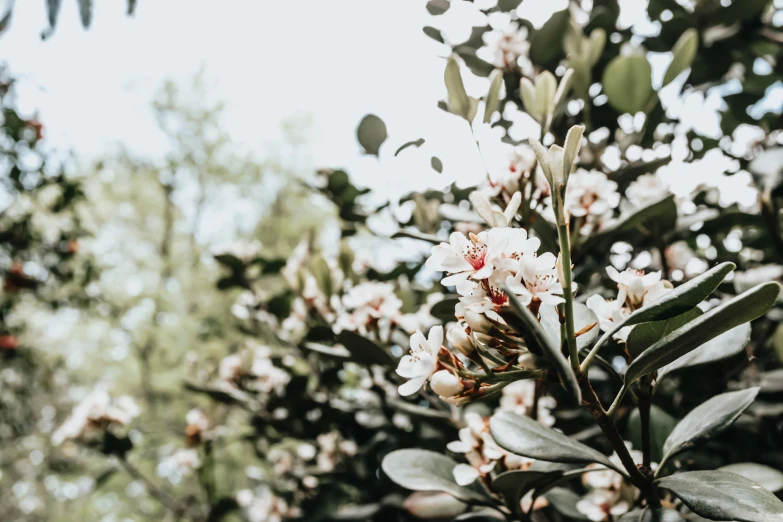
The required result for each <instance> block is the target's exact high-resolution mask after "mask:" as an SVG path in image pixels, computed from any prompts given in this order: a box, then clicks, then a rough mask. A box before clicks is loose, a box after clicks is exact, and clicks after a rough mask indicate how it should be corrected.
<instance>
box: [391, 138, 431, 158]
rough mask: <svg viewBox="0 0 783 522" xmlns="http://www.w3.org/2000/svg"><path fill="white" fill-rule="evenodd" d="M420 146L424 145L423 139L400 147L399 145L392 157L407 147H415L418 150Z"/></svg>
mask: <svg viewBox="0 0 783 522" xmlns="http://www.w3.org/2000/svg"><path fill="white" fill-rule="evenodd" d="M422 145H424V138H419V139H418V140H414V141H408V142H406V143H403V144H402V145H400V148H398V149H397V150H396V151H395V152H394V155H395V156H396V155H397V154H399V153H400V152H402V151H404V150H405V149H407V148H408V147H416V148H419V147H421V146H422Z"/></svg>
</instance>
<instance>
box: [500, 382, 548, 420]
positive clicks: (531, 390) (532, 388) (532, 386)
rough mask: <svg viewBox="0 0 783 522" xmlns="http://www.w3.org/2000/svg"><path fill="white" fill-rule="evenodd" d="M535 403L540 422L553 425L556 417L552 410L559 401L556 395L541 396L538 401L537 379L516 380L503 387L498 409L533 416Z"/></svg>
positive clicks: (537, 418) (537, 417)
mask: <svg viewBox="0 0 783 522" xmlns="http://www.w3.org/2000/svg"><path fill="white" fill-rule="evenodd" d="M534 404H535V406H536V420H538V422H539V424H543V425H544V426H548V427H551V426H553V425H554V424H555V417H554V416H553V415H552V410H554V409H555V406H557V401H556V400H555V398H554V397H550V396H546V397H539V398H538V401H537V403H536V381H534V380H532V379H524V380H519V381H514V382H512V383H511V384H509V385H508V386H506V387H505V388H503V395H501V397H500V404H499V405H498V411H510V412H513V413H516V414H517V415H521V416H525V417H531V416H532V413H533V406H534Z"/></svg>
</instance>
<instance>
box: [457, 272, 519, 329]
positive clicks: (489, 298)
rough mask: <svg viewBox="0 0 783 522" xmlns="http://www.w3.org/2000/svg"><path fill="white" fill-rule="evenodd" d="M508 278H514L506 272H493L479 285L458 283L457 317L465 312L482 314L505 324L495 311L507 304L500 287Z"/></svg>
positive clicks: (467, 282)
mask: <svg viewBox="0 0 783 522" xmlns="http://www.w3.org/2000/svg"><path fill="white" fill-rule="evenodd" d="M510 277H511V278H513V277H514V276H513V274H512V273H511V272H508V271H507V270H495V271H494V272H493V273H492V275H491V276H490V277H489V278H488V279H485V280H484V281H482V282H481V284H478V283H476V282H474V281H460V282H459V283H458V284H457V293H459V294H460V298H459V300H460V302H459V304H458V305H457V308H458V310H456V313H457V315H459V316H462V317H464V316H465V311H469V312H476V313H483V314H484V315H486V316H487V317H489V318H491V319H493V320H495V321H500V322H505V321H503V319H502V318H501V317H500V315H498V314H497V312H496V311H495V309H496V308H499V307H502V306H505V305H506V304H508V296H507V295H506V293H505V292H504V291H503V290H501V288H500V287H501V285H502V284H503V283H505V282H506V281H507V280H508V278H510Z"/></svg>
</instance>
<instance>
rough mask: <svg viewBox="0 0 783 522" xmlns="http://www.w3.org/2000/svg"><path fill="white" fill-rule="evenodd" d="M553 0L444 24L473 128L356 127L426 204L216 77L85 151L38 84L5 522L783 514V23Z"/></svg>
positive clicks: (24, 199) (3, 454) (603, 1)
mask: <svg viewBox="0 0 783 522" xmlns="http://www.w3.org/2000/svg"><path fill="white" fill-rule="evenodd" d="M60 4H61V2H59V1H49V2H46V3H45V4H44V11H42V12H43V13H44V14H45V17H46V20H43V22H44V23H45V29H44V31H43V33H42V35H43V36H44V38H47V39H49V41H47V42H46V43H45V44H43V45H55V44H56V42H55V39H56V37H57V35H56V33H54V29H55V27H58V29H62V24H64V23H69V22H70V21H68V20H64V19H60V18H58V15H59V13H60V10H61V5H60ZM63 4H67V2H66V3H63ZM95 4H97V3H96V2H92V1H82V0H80V1H78V2H76V7H77V8H78V13H79V17H80V23H81V25H82V26H83V28H84V29H87V30H88V31H87V34H85V35H84V37H85V38H90V37H92V36H95V38H96V42H98V41H99V40H98V38H99V37H98V35H92V34H90V31H92V30H95V29H96V26H100V24H101V12H100V11H98V10H97V8H98V7H99V6H97V5H95ZM545 4H546V3H545V2H536V1H535V0H522V1H518V0H517V1H515V0H510V1H508V0H481V1H479V0H476V1H473V2H468V1H459V0H452V1H449V0H430V1H429V2H426V3H425V2H423V3H422V5H421V6H420V10H421V11H422V14H423V13H426V15H424V16H426V20H427V22H426V25H425V26H423V27H421V28H420V29H421V30H422V31H423V34H424V35H426V37H427V38H428V39H430V40H432V42H430V44H431V45H430V46H428V47H424V46H423V47H422V49H423V50H420V51H417V52H427V53H432V54H433V55H435V56H438V57H439V58H441V60H440V61H439V64H440V68H439V71H438V76H439V78H441V77H442V87H439V90H438V91H437V92H438V93H439V94H438V95H436V96H433V97H432V99H428V100H426V101H427V102H429V103H430V105H431V106H432V107H438V110H439V111H441V114H439V117H441V116H442V117H444V118H446V119H445V120H443V121H445V122H446V125H447V126H448V131H443V133H441V131H440V130H439V129H440V128H434V127H433V128H430V126H428V125H424V124H421V125H420V126H421V130H420V132H416V133H414V134H410V135H408V133H409V132H410V131H411V129H417V127H418V126H419V123H420V122H418V121H413V122H410V123H409V124H406V125H400V124H399V120H398V119H396V118H395V115H393V114H384V113H383V112H382V111H379V110H377V109H376V107H374V106H373V105H372V104H371V103H370V104H368V105H367V106H366V107H361V112H363V113H366V115H365V116H363V117H362V118H361V119H360V120H358V121H356V125H355V136H351V135H345V136H343V137H341V139H344V140H345V141H351V140H354V139H355V143H356V145H355V147H356V150H357V151H359V153H360V154H361V155H362V156H363V157H362V158H361V162H359V163H355V162H352V164H354V165H356V164H358V165H366V166H367V169H368V172H373V173H377V175H379V176H385V177H386V178H385V179H384V180H383V181H382V183H383V184H380V185H374V183H380V182H377V181H375V182H373V183H371V184H370V185H372V186H388V187H392V186H394V185H399V186H403V181H402V179H401V178H402V176H401V174H400V170H401V169H402V168H404V169H406V170H408V171H409V172H406V174H405V176H407V177H406V180H413V181H414V182H416V189H415V190H414V191H412V192H407V189H406V190H402V189H396V190H395V189H392V188H390V189H389V190H386V191H384V190H372V189H371V188H369V187H368V186H365V184H363V183H361V182H360V181H359V180H361V179H366V173H365V175H364V176H363V175H362V173H356V172H348V170H347V169H346V168H345V167H342V166H340V164H339V163H337V164H334V165H322V166H319V168H311V165H309V164H308V163H307V156H308V153H309V149H308V147H309V145H310V143H309V138H308V137H307V136H308V125H307V119H306V118H302V117H301V116H300V117H298V118H291V119H289V120H287V121H286V122H285V123H284V124H282V125H281V128H280V131H279V133H278V135H277V137H276V139H275V141H274V143H273V144H272V146H270V147H269V150H265V151H263V153H262V154H259V153H257V152H258V151H253V150H251V151H248V150H247V147H245V146H244V144H243V143H242V141H241V140H239V139H237V137H236V135H235V134H232V132H231V131H230V130H228V126H227V124H226V121H227V119H226V104H227V102H228V101H224V100H220V99H219V98H218V97H217V96H215V92H216V90H217V87H216V85H217V83H218V82H219V81H220V78H215V77H214V76H213V75H212V74H211V73H210V70H209V68H208V67H205V68H203V69H202V70H200V71H194V74H193V76H192V77H191V78H190V80H189V81H187V82H185V83H176V82H174V81H166V82H164V83H162V84H161V85H159V86H157V88H156V94H155V95H154V97H153V99H151V100H150V101H149V108H150V112H151V114H152V115H153V116H154V120H155V123H156V125H157V132H159V136H160V149H161V150H162V151H163V152H162V154H157V155H156V154H145V153H142V152H139V151H138V150H137V149H136V148H134V146H133V144H132V143H118V144H114V145H113V146H112V147H111V148H108V149H107V150H105V151H104V152H103V153H101V154H100V155H98V156H97V157H93V156H91V155H88V156H83V155H82V154H81V151H79V150H78V149H77V150H72V151H71V150H59V149H58V148H56V147H54V146H53V145H52V142H50V141H49V140H48V139H47V132H48V127H47V124H46V118H45V117H46V114H45V113H38V112H36V110H35V108H33V109H31V108H30V104H29V102H28V101H27V99H26V97H27V96H28V95H29V92H30V89H29V87H28V86H29V83H30V79H29V78H26V77H23V76H22V77H17V76H16V75H15V73H14V70H15V68H16V67H18V66H17V64H15V63H13V62H11V63H8V64H6V65H4V66H3V68H2V70H0V109H2V119H1V120H0V121H1V122H2V130H1V131H0V157H2V161H0V169H1V172H2V178H0V179H2V197H0V271H2V277H3V281H4V284H3V292H2V295H1V296H0V442H2V445H1V446H0V447H2V448H3V449H2V450H0V463H2V465H0V500H2V501H1V502H0V519H2V520H31V521H35V520H42V521H43V520H47V521H49V520H51V521H60V520H62V521H65V520H106V521H113V520H139V521H141V520H192V521H218V520H225V521H241V520H246V521H250V522H261V521H270V522H276V521H282V520H303V521H328V520H335V521H337V520H399V521H405V520H417V519H425V520H477V521H478V520H488V519H498V520H536V521H542V522H559V521H571V520H594V521H620V522H628V521H636V520H640V521H642V520H643V521H656V520H666V521H681V520H688V521H700V520H748V521H759V520H765V521H766V520H778V519H779V518H780V517H781V516H783V502H781V500H780V497H779V495H780V491H781V490H783V472H782V471H781V470H782V469H783V448H781V445H780V440H781V435H783V433H781V431H782V430H783V424H782V423H781V420H782V419H783V409H781V395H783V369H781V362H783V329H781V328H780V324H779V323H780V319H781V317H783V316H781V311H780V307H779V306H778V300H779V294H780V287H779V285H778V284H777V283H776V281H780V280H781V279H783V257H781V256H783V232H782V231H781V205H783V193H781V190H780V187H781V181H783V178H781V176H782V175H783V130H782V129H783V120H782V119H781V114H783V97H782V96H781V93H782V92H783V70H781V59H782V58H783V57H782V56H781V54H782V49H783V2H779V1H778V0H763V1H757V0H748V1H744V0H743V1H742V2H740V1H738V0H733V1H730V0H725V1H717V0H715V1H713V0H701V1H687V0H676V1H675V0H649V1H646V2H642V1H640V2H618V1H616V0H592V1H582V2H579V1H570V2H561V3H559V4H557V5H554V3H553V4H552V5H545ZM560 4H562V5H560ZM71 7H73V6H71ZM124 7H125V8H127V11H126V12H127V14H128V15H134V13H135V15H137V16H140V13H141V12H142V11H143V10H144V9H145V2H141V3H139V5H138V6H137V5H136V2H127V5H126V6H124ZM356 8H357V9H359V7H356ZM385 8H386V7H384V9H385ZM304 9H307V8H306V7H303V12H302V14H301V16H306V13H305V12H304ZM123 11H125V9H123ZM337 11H338V10H337V9H335V16H340V17H342V16H346V17H347V16H349V15H350V10H346V12H345V14H343V13H342V12H340V13H338V12H337ZM21 12H22V8H21V7H20V5H16V6H15V5H14V4H13V2H11V3H10V4H9V5H8V6H6V8H5V11H3V12H0V15H1V16H0V45H2V38H6V37H9V36H12V31H14V30H15V29H14V24H15V23H16V20H17V18H18V17H19V16H20V13H21ZM216 16H218V13H217V11H216ZM74 23H77V22H74ZM125 23H127V24H128V26H129V27H131V28H132V27H133V24H134V23H135V20H134V19H133V18H130V19H128V20H126V21H125ZM166 23H167V24H168V27H170V28H171V31H172V34H173V35H174V36H176V24H177V23H178V21H177V20H170V21H167V22H166ZM281 23H285V24H289V25H290V26H291V31H290V32H291V37H292V38H293V37H296V38H304V39H307V38H308V35H306V34H305V35H302V34H299V35H297V33H296V30H295V21H294V20H286V21H284V22H283V21H281ZM356 23H357V24H362V25H365V24H378V23H383V22H382V21H381V20H379V19H373V20H369V19H368V20H364V19H359V20H357V22H356ZM139 36H140V37H143V35H139ZM308 45H311V46H317V45H318V42H310V43H309V44H308ZM353 45H355V46H362V47H365V46H369V47H372V46H373V45H374V42H373V41H372V40H370V41H357V42H355V43H354V44H353ZM257 52H259V53H262V54H263V53H275V52H279V51H276V50H274V49H262V50H257ZM400 54H401V55H402V51H400ZM299 58H301V57H299ZM299 58H298V59H292V60H291V61H290V63H289V64H288V65H287V66H286V67H288V68H291V69H293V68H298V67H308V63H307V60H301V59H299ZM231 59H237V58H236V57H232V58H231ZM340 60H342V58H337V57H336V58H335V62H334V63H335V64H339V63H342V62H341V61H340ZM247 67H248V68H249V69H252V68H253V66H252V65H251V64H248V65H247ZM353 67H354V68H355V67H361V64H353ZM275 72H276V74H274V75H273V74H271V73H269V71H262V70H257V71H253V72H251V73H248V74H251V75H261V74H269V80H268V81H270V82H276V81H281V82H285V81H286V79H285V76H286V70H282V71H275ZM408 81H410V82H416V78H415V77H414V76H413V75H412V76H411V77H410V78H408ZM319 82H340V78H339V77H335V78H313V80H312V83H311V88H312V89H318V85H319ZM346 88H352V87H350V86H347V87H346ZM378 89H379V91H380V89H381V87H379V88H378ZM438 96H440V99H438ZM274 103H275V102H274V101H273V100H263V103H262V104H261V105H259V106H254V107H248V108H247V110H257V109H258V108H259V107H261V109H260V110H259V114H258V119H259V120H260V119H262V118H264V114H265V113H264V112H263V108H264V107H266V106H271V105H273V104H274ZM345 110H346V111H350V110H353V109H351V108H348V107H347V108H346V109H345ZM291 113H292V114H295V113H296V107H293V106H292V107H291ZM421 121H422V122H424V121H425V119H424V118H422V120H421ZM116 124H117V125H120V126H121V125H123V124H124V122H123V121H117V122H116ZM433 129H434V130H433ZM446 132H448V134H446ZM456 135H459V138H458V139H454V140H453V142H452V141H449V139H450V138H449V139H444V136H449V137H451V136H456ZM454 149H458V150H457V151H455V150H454ZM460 158H462V159H464V158H471V159H470V161H464V162H461V161H460ZM346 162H348V160H346ZM474 167H475V168H474ZM474 170H475V172H474ZM411 172H412V173H411ZM357 174H358V175H357ZM395 176H400V181H399V183H397V182H396V181H395ZM447 178H448V180H449V182H446V181H438V180H446V179H447ZM453 179H458V180H459V182H454V183H450V180H453ZM431 180H435V182H432V181H431ZM466 180H468V181H466ZM405 183H408V181H405ZM405 186H407V185H405Z"/></svg>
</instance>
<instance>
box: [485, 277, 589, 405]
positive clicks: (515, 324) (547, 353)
mask: <svg viewBox="0 0 783 522" xmlns="http://www.w3.org/2000/svg"><path fill="white" fill-rule="evenodd" d="M503 290H504V291H505V292H506V295H508V302H509V305H510V310H508V311H505V312H501V313H500V315H501V316H502V317H503V319H505V320H506V322H507V323H508V324H509V326H511V327H512V328H514V330H515V331H516V332H517V333H518V334H520V335H521V336H522V338H523V339H524V340H525V343H526V344H527V346H528V349H531V351H533V352H534V353H543V354H544V357H546V358H547V360H549V361H550V362H551V363H552V365H553V366H554V368H555V370H556V371H557V375H558V376H559V377H560V382H561V384H562V385H563V388H565V390H566V392H568V394H569V396H570V397H571V400H572V401H573V403H574V404H581V403H582V392H581V390H580V389H579V383H578V382H577V381H576V375H574V371H573V369H572V368H571V366H570V364H569V363H568V361H567V360H566V358H565V357H564V356H563V353H562V352H561V351H560V343H559V342H558V343H556V344H555V343H552V342H551V340H550V338H549V336H548V335H547V333H546V331H545V330H544V328H543V327H542V325H541V323H539V322H538V320H537V319H536V318H535V317H533V314H532V313H531V312H530V310H528V309H527V307H526V306H524V305H522V303H520V302H519V299H517V297H516V296H515V295H514V293H513V292H510V291H508V290H507V289H506V288H504V289H503ZM558 332H559V330H558Z"/></svg>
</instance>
